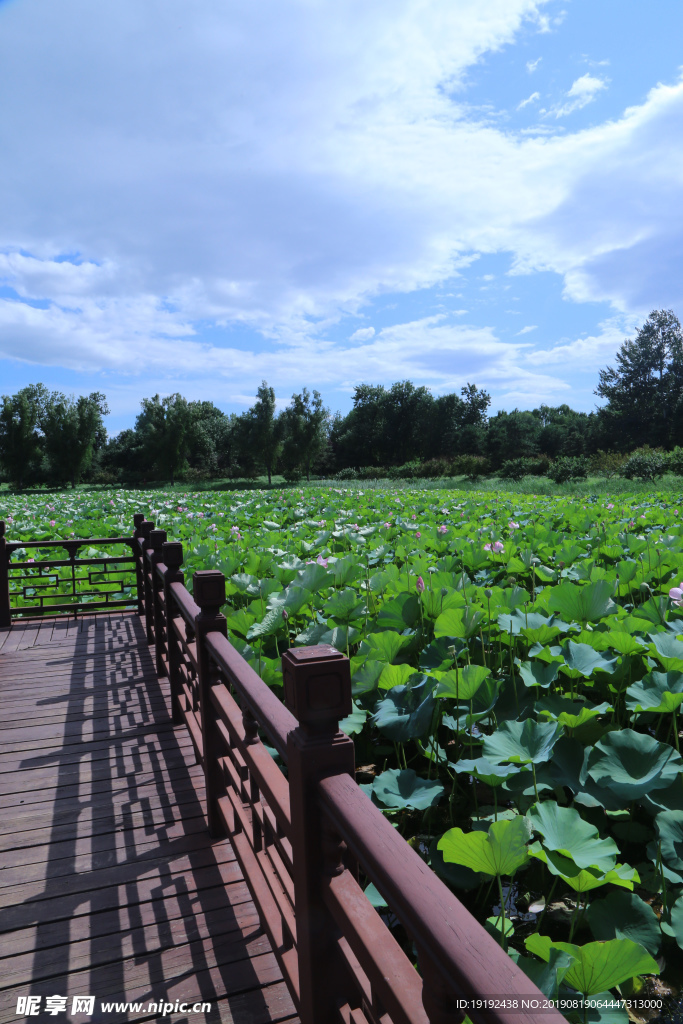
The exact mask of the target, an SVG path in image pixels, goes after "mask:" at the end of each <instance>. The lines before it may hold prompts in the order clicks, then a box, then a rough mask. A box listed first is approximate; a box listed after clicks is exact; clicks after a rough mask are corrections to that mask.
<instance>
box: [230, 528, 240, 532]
mask: <svg viewBox="0 0 683 1024" xmlns="http://www.w3.org/2000/svg"><path fill="white" fill-rule="evenodd" d="M239 532H240V528H239V526H231V527H230V533H239Z"/></svg>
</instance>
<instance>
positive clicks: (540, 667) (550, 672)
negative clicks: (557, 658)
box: [519, 661, 560, 690]
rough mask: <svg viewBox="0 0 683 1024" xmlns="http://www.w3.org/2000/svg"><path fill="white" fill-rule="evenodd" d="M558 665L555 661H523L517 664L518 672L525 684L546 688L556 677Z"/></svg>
mask: <svg viewBox="0 0 683 1024" xmlns="http://www.w3.org/2000/svg"><path fill="white" fill-rule="evenodd" d="M559 669H560V666H559V664H558V663H557V662H551V663H550V664H545V663H544V662H538V661H524V662H522V664H521V665H520V666H519V673H520V675H521V677H522V681H523V682H524V685H525V686H540V687H542V689H544V690H545V689H547V688H548V687H549V686H550V684H551V683H554V682H555V680H556V679H557V676H558V673H559Z"/></svg>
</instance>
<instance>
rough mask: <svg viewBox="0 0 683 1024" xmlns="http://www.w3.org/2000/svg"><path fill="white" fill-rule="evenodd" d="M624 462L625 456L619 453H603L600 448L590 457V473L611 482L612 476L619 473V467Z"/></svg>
mask: <svg viewBox="0 0 683 1024" xmlns="http://www.w3.org/2000/svg"><path fill="white" fill-rule="evenodd" d="M625 462H626V456H625V455H622V454H621V453H620V452H604V451H603V450H602V448H598V450H597V452H596V453H595V455H591V459H590V467H591V473H595V474H597V475H598V476H604V477H607V479H608V480H611V479H612V477H613V476H617V475H618V474H619V473H620V472H621V467H622V466H623V465H624V463H625Z"/></svg>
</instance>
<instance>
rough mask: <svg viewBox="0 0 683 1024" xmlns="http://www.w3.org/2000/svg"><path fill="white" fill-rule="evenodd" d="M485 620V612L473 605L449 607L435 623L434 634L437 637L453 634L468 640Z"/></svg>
mask: <svg viewBox="0 0 683 1024" xmlns="http://www.w3.org/2000/svg"><path fill="white" fill-rule="evenodd" d="M483 620H484V613H483V612H482V611H479V609H476V608H472V606H471V605H466V606H465V607H464V608H447V609H446V611H445V612H442V614H441V615H439V617H438V619H437V620H436V622H435V624H434V636H435V637H436V638H437V639H438V637H440V636H452V637H461V638H463V639H466V640H467V639H469V638H470V637H472V636H475V635H476V634H477V633H478V632H479V629H480V627H481V624H482V622H483Z"/></svg>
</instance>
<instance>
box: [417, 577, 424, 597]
mask: <svg viewBox="0 0 683 1024" xmlns="http://www.w3.org/2000/svg"><path fill="white" fill-rule="evenodd" d="M415 586H416V588H417V592H418V594H422V593H424V588H425V581H424V580H423V579H422V577H421V576H418V577H417V580H416V582H415Z"/></svg>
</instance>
